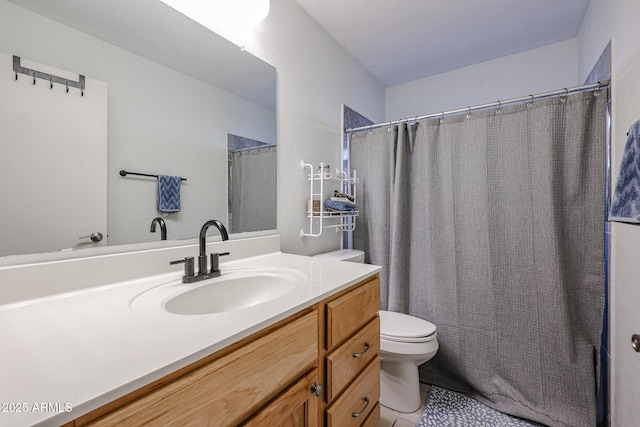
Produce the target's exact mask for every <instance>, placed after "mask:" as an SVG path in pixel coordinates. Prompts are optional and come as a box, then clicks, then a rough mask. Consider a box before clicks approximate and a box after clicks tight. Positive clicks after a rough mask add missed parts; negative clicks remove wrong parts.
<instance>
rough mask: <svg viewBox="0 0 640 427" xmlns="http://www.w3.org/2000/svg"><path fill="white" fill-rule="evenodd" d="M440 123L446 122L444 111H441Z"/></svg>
mask: <svg viewBox="0 0 640 427" xmlns="http://www.w3.org/2000/svg"><path fill="white" fill-rule="evenodd" d="M440 123H444V111H443V112H441V113H440Z"/></svg>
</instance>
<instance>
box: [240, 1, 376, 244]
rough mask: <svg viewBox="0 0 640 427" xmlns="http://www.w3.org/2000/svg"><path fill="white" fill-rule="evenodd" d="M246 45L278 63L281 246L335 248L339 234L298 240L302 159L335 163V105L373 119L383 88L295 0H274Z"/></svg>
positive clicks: (303, 198) (304, 188) (303, 195)
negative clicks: (260, 24) (256, 31)
mask: <svg viewBox="0 0 640 427" xmlns="http://www.w3.org/2000/svg"><path fill="white" fill-rule="evenodd" d="M246 47H247V50H248V51H249V52H251V53H253V54H254V55H256V56H258V57H259V58H262V59H263V60H265V61H266V62H268V63H270V64H271V65H273V66H275V67H276V68H277V70H278V101H277V103H278V231H279V232H280V236H281V242H282V250H283V251H285V252H292V253H298V254H305V255H309V254H316V253H319V252H323V251H327V250H331V249H338V247H339V245H340V235H339V234H336V233H335V232H334V231H333V230H332V229H325V230H324V232H323V234H322V236H320V237H318V238H315V237H306V238H304V239H300V237H299V233H300V230H301V229H302V228H303V227H305V226H307V223H308V219H307V218H306V207H307V199H308V196H307V193H308V183H307V181H306V178H305V173H304V172H303V171H302V169H300V160H302V159H304V160H305V161H306V162H307V163H313V164H319V163H320V162H325V164H327V163H328V164H330V165H331V168H332V169H333V170H335V168H336V166H338V165H339V164H340V152H341V151H340V150H341V137H342V136H341V131H340V104H342V103H344V104H347V105H348V106H350V107H351V108H353V109H355V110H356V111H358V112H360V113H361V114H363V115H365V116H367V117H369V118H371V119H372V120H375V121H380V120H382V119H383V116H384V88H383V86H382V85H381V84H380V83H379V82H378V81H377V80H376V79H375V78H374V77H373V76H372V75H371V74H370V73H368V72H367V71H366V70H365V69H364V68H363V67H362V66H361V65H360V64H359V63H358V62H357V61H356V60H355V59H354V58H353V57H351V56H350V55H349V54H347V53H346V51H345V50H344V49H343V48H342V47H341V46H340V45H339V44H338V43H337V42H336V41H335V40H334V39H332V38H331V37H330V36H329V35H328V34H327V33H326V32H325V31H324V30H323V29H322V28H321V27H320V26H319V25H318V24H317V23H316V22H315V21H313V20H312V19H311V18H310V17H309V16H308V15H307V14H306V12H304V11H303V10H302V9H301V8H300V7H299V6H298V5H297V4H296V3H295V2H294V1H293V0H278V1H272V2H271V11H270V12H269V16H268V17H267V19H266V20H265V21H264V22H263V23H262V26H261V28H260V29H259V31H258V34H257V37H256V40H254V41H251V42H247V43H246Z"/></svg>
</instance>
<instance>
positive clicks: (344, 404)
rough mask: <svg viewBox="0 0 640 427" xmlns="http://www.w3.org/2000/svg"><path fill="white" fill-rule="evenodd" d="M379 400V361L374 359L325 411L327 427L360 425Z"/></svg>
mask: <svg viewBox="0 0 640 427" xmlns="http://www.w3.org/2000/svg"><path fill="white" fill-rule="evenodd" d="M379 399H380V359H379V358H376V359H375V360H373V361H372V362H371V363H370V364H369V366H367V367H366V369H365V370H364V372H362V374H361V375H360V376H359V377H358V378H357V379H356V380H355V381H354V382H353V383H352V384H351V385H350V386H349V387H347V389H346V390H345V392H344V393H343V394H342V396H340V398H339V399H338V400H336V401H335V402H334V403H333V404H332V405H331V406H329V408H328V409H327V410H326V422H327V423H326V425H327V427H352V426H353V427H355V426H359V425H361V424H362V423H363V422H364V421H365V420H366V418H367V417H368V416H369V414H370V413H371V412H372V411H373V410H374V408H375V406H376V404H377V403H378V400H379Z"/></svg>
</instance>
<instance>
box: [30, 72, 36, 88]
mask: <svg viewBox="0 0 640 427" xmlns="http://www.w3.org/2000/svg"><path fill="white" fill-rule="evenodd" d="M31 75H32V76H33V85H34V86H35V84H36V73H33V74H31Z"/></svg>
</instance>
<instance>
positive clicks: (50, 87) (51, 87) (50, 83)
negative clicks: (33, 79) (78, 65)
mask: <svg viewBox="0 0 640 427" xmlns="http://www.w3.org/2000/svg"><path fill="white" fill-rule="evenodd" d="M49 89H53V77H51V76H49Z"/></svg>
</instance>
